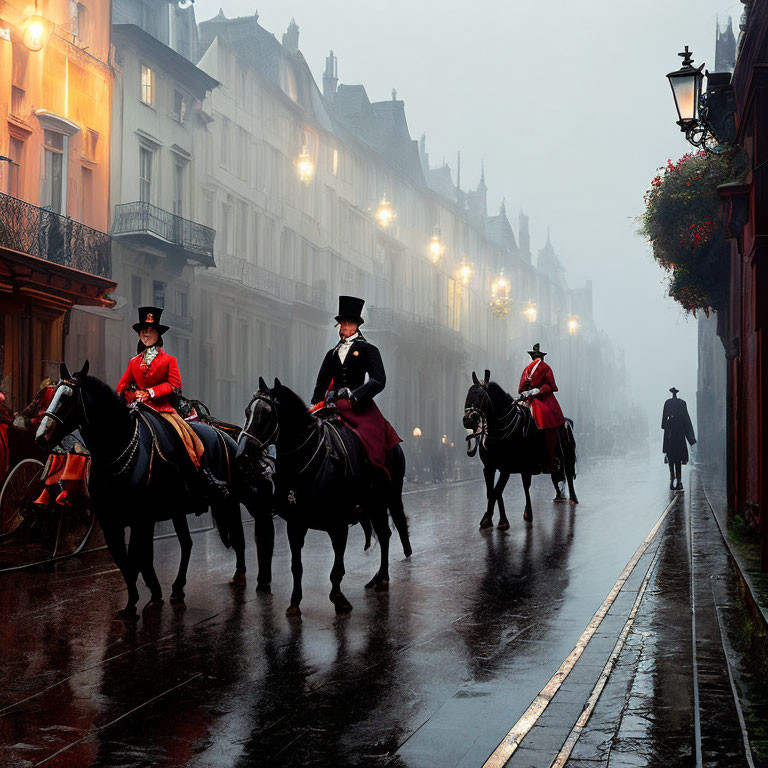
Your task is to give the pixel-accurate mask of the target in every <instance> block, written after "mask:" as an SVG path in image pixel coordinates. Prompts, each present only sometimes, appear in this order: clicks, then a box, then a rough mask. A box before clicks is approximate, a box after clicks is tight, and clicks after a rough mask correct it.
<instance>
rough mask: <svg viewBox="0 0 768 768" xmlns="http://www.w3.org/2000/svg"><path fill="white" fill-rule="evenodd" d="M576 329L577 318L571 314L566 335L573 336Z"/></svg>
mask: <svg viewBox="0 0 768 768" xmlns="http://www.w3.org/2000/svg"><path fill="white" fill-rule="evenodd" d="M578 330H579V318H578V317H576V316H575V315H571V317H570V318H569V319H568V335H569V336H575V335H576V332H577V331H578Z"/></svg>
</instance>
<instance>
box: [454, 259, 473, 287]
mask: <svg viewBox="0 0 768 768" xmlns="http://www.w3.org/2000/svg"><path fill="white" fill-rule="evenodd" d="M474 274H475V270H474V269H473V268H472V265H471V264H470V263H469V262H468V261H467V260H466V258H464V259H462V260H461V264H459V268H458V270H456V275H457V277H458V278H459V280H461V282H462V283H463V284H464V285H469V281H470V280H471V279H472V276H473V275H474Z"/></svg>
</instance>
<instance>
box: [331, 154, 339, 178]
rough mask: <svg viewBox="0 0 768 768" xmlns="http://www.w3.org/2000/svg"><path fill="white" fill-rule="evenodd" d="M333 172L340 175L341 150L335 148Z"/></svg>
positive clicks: (332, 158)
mask: <svg viewBox="0 0 768 768" xmlns="http://www.w3.org/2000/svg"><path fill="white" fill-rule="evenodd" d="M331 173H332V174H333V175H334V176H338V175H339V150H338V149H334V150H333V155H332V156H331Z"/></svg>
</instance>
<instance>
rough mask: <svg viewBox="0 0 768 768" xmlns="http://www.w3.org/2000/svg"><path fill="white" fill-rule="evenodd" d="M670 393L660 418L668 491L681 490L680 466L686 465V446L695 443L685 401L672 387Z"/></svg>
mask: <svg viewBox="0 0 768 768" xmlns="http://www.w3.org/2000/svg"><path fill="white" fill-rule="evenodd" d="M669 391H670V392H671V393H672V397H670V398H669V399H668V400H667V401H666V402H665V403H664V412H663V414H662V416H661V428H662V429H663V430H664V444H663V445H662V451H663V453H664V456H665V459H664V460H665V461H666V462H667V463H668V464H669V488H670V490H678V491H680V490H682V489H683V481H682V480H681V477H680V476H681V464H687V463H688V445H686V440H687V441H688V443H690V444H691V445H694V444H695V443H696V436H695V435H694V432H693V424H691V417H690V416H689V415H688V406H687V405H686V402H685V400H682V399H681V398H679V397H678V396H677V393H678V392H679V390H678V389H676V388H675V387H672V388H671V389H670V390H669Z"/></svg>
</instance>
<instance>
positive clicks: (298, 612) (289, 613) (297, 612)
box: [285, 605, 301, 616]
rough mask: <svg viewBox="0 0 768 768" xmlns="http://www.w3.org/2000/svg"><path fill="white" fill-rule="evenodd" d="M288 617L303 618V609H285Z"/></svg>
mask: <svg viewBox="0 0 768 768" xmlns="http://www.w3.org/2000/svg"><path fill="white" fill-rule="evenodd" d="M285 615H286V616H301V608H299V606H298V605H289V606H288V607H287V608H286V609H285Z"/></svg>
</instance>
